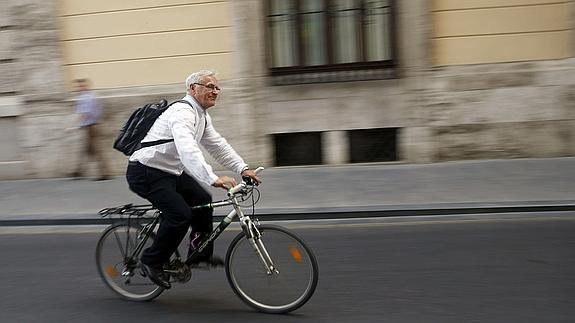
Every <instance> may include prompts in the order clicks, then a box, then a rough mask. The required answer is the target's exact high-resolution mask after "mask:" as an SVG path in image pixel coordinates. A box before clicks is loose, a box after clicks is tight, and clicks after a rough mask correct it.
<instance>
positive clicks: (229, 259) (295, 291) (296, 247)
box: [226, 225, 318, 313]
mask: <svg viewBox="0 0 575 323" xmlns="http://www.w3.org/2000/svg"><path fill="white" fill-rule="evenodd" d="M258 230H259V231H260V232H261V235H262V237H261V241H262V242H263V244H264V245H265V249H266V250H267V253H268V254H269V256H270V258H271V260H272V261H273V263H274V266H275V268H276V269H277V270H278V272H277V273H268V271H267V269H266V267H265V265H264V264H263V262H262V261H261V260H260V258H259V256H258V255H257V253H256V252H255V250H254V247H252V245H251V244H250V242H249V241H248V239H247V238H246V235H245V233H243V232H242V233H240V234H239V235H238V236H236V237H235V238H234V240H232V242H231V244H230V247H229V249H228V252H227V254H226V276H227V278H228V282H229V283H230V285H231V287H232V289H233V290H234V292H235V293H236V295H238V296H239V297H240V299H242V300H243V301H244V302H245V303H246V304H248V305H249V306H251V307H253V308H255V309H257V310H259V311H262V312H266V313H287V312H290V311H293V310H295V309H297V308H299V307H301V306H302V305H304V304H305V303H306V302H307V301H308V300H309V299H310V297H311V296H312V295H313V293H314V291H315V288H316V286H317V281H318V266H317V261H316V259H315V256H314V255H313V253H312V252H311V249H310V248H309V247H308V246H307V245H306V244H305V242H304V241H303V240H302V239H301V238H299V237H298V236H296V235H295V234H294V233H292V232H291V231H289V230H287V229H285V228H282V227H278V226H272V225H262V226H259V227H258Z"/></svg>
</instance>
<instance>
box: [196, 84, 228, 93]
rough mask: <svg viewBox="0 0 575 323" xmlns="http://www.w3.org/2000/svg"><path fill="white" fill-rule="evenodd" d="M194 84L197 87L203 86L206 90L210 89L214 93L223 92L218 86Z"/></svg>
mask: <svg viewBox="0 0 575 323" xmlns="http://www.w3.org/2000/svg"><path fill="white" fill-rule="evenodd" d="M194 84H195V85H201V86H203V87H205V88H208V89H209V90H210V91H212V92H213V91H216V90H217V91H218V92H220V91H221V90H222V89H221V88H220V87H219V86H216V85H213V84H208V85H205V84H202V83H194Z"/></svg>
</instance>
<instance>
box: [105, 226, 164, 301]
mask: <svg viewBox="0 0 575 323" xmlns="http://www.w3.org/2000/svg"><path fill="white" fill-rule="evenodd" d="M141 230H142V226H140V225H137V224H128V223H119V224H113V225H111V226H109V227H108V228H106V230H104V232H103V233H102V235H101V236H100V239H99V240H98V244H97V246H96V266H97V268H98V274H99V275H100V277H101V278H102V280H103V281H104V283H105V285H106V286H108V288H110V289H111V290H112V291H113V292H114V293H116V294H117V295H119V296H120V297H122V298H124V299H127V300H130V301H136V302H147V301H150V300H152V299H154V298H156V297H158V296H160V294H162V292H163V291H164V288H162V287H160V286H158V285H156V284H154V283H153V282H152V281H150V280H149V278H147V277H146V276H145V274H144V273H143V272H142V270H141V268H140V267H139V265H138V264H137V262H138V261H139V256H138V259H135V260H134V259H133V260H131V262H129V261H127V260H128V259H127V255H129V254H131V252H132V251H133V248H134V247H135V246H136V245H137V239H138V234H139V233H140V232H141ZM154 239H155V234H154V233H153V232H152V233H150V235H149V237H148V240H147V241H146V247H147V246H149V245H150V244H151V243H152V242H153V241H154ZM114 243H115V244H114ZM114 246H115V247H116V248H114ZM108 251H110V253H111V254H112V256H111V257H110V256H109V255H108V254H107V253H108ZM128 262H129V264H128ZM126 268H129V269H128V270H126ZM124 272H126V273H129V274H130V276H129V277H126V276H124V275H123V273H124ZM132 280H137V282H136V283H134V282H132Z"/></svg>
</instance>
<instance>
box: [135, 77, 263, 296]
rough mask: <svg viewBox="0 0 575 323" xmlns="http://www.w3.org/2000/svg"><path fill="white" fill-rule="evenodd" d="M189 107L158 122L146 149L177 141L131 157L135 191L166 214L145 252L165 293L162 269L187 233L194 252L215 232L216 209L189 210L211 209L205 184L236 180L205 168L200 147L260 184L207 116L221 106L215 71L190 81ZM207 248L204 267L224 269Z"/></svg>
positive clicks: (146, 265) (180, 106) (146, 266)
mask: <svg viewBox="0 0 575 323" xmlns="http://www.w3.org/2000/svg"><path fill="white" fill-rule="evenodd" d="M186 92H187V94H186V96H185V97H184V98H183V100H185V101H186V102H185V103H184V102H177V103H174V104H173V105H171V106H170V107H169V108H168V109H167V110H166V111H165V112H164V113H162V115H160V117H158V119H157V120H156V121H155V122H154V125H153V126H152V128H151V129H150V131H149V132H148V134H147V135H146V137H145V138H144V140H142V143H146V142H151V141H156V140H162V139H172V138H173V139H174V140H173V141H170V142H167V143H163V144H159V145H154V146H150V147H144V148H141V149H139V150H137V151H136V152H134V154H132V155H131V156H130V161H129V163H128V169H127V172H126V179H127V181H128V184H129V187H130V189H131V190H132V191H133V192H135V193H136V194H138V195H139V196H141V197H143V198H145V199H147V200H148V201H150V202H151V203H152V204H153V205H154V207H156V208H158V209H159V210H160V211H162V214H163V220H162V222H161V224H160V226H159V228H158V232H157V234H156V239H155V240H154V242H153V244H152V246H150V247H149V248H147V249H146V250H144V252H143V254H142V257H141V262H142V268H143V270H144V271H145V272H146V274H147V275H148V276H149V277H150V279H151V280H152V281H153V282H154V283H156V284H158V285H159V286H162V287H164V288H170V283H169V281H168V280H167V279H166V277H165V275H164V274H163V271H162V267H163V265H164V264H165V263H167V262H168V261H169V259H170V256H171V255H172V254H173V253H174V251H175V250H176V249H177V248H178V246H179V244H180V243H181V241H182V240H183V239H184V237H185V235H186V233H187V231H188V228H189V227H190V226H191V227H192V232H191V234H190V245H189V249H190V250H189V252H190V253H191V252H193V251H194V250H195V248H197V247H198V245H197V243H198V242H199V241H201V240H202V238H203V237H204V236H205V235H206V234H209V233H210V232H211V231H212V222H213V221H212V216H213V211H212V209H202V210H194V211H193V212H192V210H191V209H190V206H194V205H199V204H205V203H210V202H211V201H212V197H211V194H210V193H209V192H208V191H207V190H206V189H205V188H204V187H202V185H201V184H200V183H204V184H207V185H211V186H214V187H220V188H223V189H229V188H231V187H234V186H235V185H236V184H237V183H236V180H235V179H234V178H232V177H228V176H221V177H219V176H217V175H216V174H214V172H213V170H212V167H211V166H210V165H209V164H208V163H207V162H206V160H205V158H204V156H203V154H202V151H201V150H200V147H199V145H200V144H201V145H202V146H203V147H204V148H205V149H206V150H207V151H208V153H209V154H210V155H211V156H212V157H213V158H214V159H215V160H216V161H217V162H218V163H220V164H221V165H223V166H225V167H226V168H228V169H230V170H232V171H234V172H236V173H238V174H241V176H247V177H250V178H251V179H252V180H253V181H254V182H255V183H256V184H259V183H261V181H260V179H259V178H258V177H257V175H256V173H255V172H254V171H253V170H250V169H249V167H248V165H247V164H246V163H245V162H244V160H243V159H242V158H241V157H240V156H239V155H238V154H237V153H236V152H235V150H234V149H233V148H232V147H231V145H230V144H228V142H227V141H226V140H225V139H224V138H223V137H222V136H221V135H220V134H219V133H218V132H217V131H216V130H215V129H214V126H213V125H212V120H211V117H210V115H209V114H208V113H207V110H208V109H209V108H211V107H213V106H214V105H215V103H216V99H217V97H218V94H219V93H220V87H219V86H218V81H217V79H216V77H215V73H214V72H212V71H207V70H202V71H198V72H195V73H192V74H191V75H190V76H189V77H188V78H187V79H186ZM212 253H213V245H211V244H210V245H208V246H207V247H206V248H205V249H204V250H203V251H202V254H201V257H200V259H199V260H198V261H199V262H203V263H206V264H208V265H212V266H217V265H223V260H222V259H221V258H219V257H217V256H214V255H213V254H212Z"/></svg>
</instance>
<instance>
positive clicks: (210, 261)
mask: <svg viewBox="0 0 575 323" xmlns="http://www.w3.org/2000/svg"><path fill="white" fill-rule="evenodd" d="M200 264H205V265H206V266H207V267H223V266H224V265H225V264H226V263H225V261H224V260H223V259H222V258H220V257H218V256H211V257H209V258H204V259H198V260H195V261H193V262H192V263H190V266H192V267H198V266H199V265H200Z"/></svg>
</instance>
